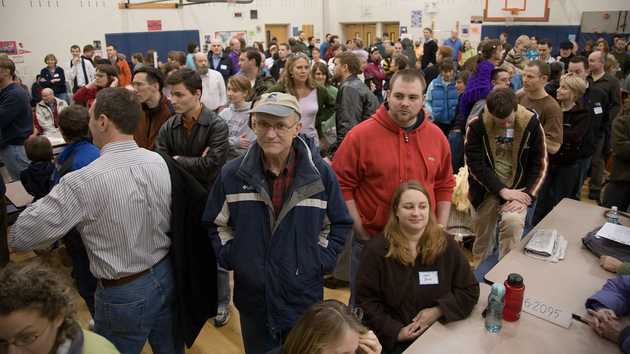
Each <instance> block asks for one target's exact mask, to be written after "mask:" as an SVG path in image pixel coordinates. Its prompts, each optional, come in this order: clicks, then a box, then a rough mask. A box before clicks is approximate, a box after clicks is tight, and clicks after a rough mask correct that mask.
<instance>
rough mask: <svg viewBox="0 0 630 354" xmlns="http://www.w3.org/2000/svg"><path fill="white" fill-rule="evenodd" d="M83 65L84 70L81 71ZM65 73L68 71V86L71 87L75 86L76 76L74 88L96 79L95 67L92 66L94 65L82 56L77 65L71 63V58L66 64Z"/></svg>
mask: <svg viewBox="0 0 630 354" xmlns="http://www.w3.org/2000/svg"><path fill="white" fill-rule="evenodd" d="M83 65H85V72H83ZM66 73H68V74H67V75H68V81H70V87H72V88H75V87H74V78H75V77H76V78H77V87H76V88H79V87H83V86H85V85H87V84H89V83H90V82H92V81H94V79H96V69H95V68H94V65H92V62H90V61H89V60H87V59H85V58H84V57H81V60H80V61H79V63H78V64H77V65H73V64H72V60H71V61H70V64H68V70H66ZM86 75H87V76H86Z"/></svg>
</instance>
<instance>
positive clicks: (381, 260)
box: [356, 181, 479, 353]
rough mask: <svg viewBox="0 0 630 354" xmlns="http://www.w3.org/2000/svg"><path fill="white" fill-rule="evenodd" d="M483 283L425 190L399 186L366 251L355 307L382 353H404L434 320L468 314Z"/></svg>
mask: <svg viewBox="0 0 630 354" xmlns="http://www.w3.org/2000/svg"><path fill="white" fill-rule="evenodd" d="M478 298H479V284H478V283H477V280H476V279H475V277H474V275H473V273H472V271H471V269H470V266H469V264H468V260H467V259H466V257H465V256H464V254H463V253H462V252H461V250H460V249H459V246H458V244H457V243H456V242H455V240H454V239H453V238H452V237H451V236H449V235H447V234H446V233H445V232H444V231H443V230H442V228H441V227H440V226H439V225H438V224H437V222H436V220H435V215H434V207H433V206H432V205H431V203H430V202H429V199H428V193H427V191H426V189H425V188H424V187H423V186H422V185H420V183H418V182H416V181H410V182H406V183H403V184H401V185H400V186H399V187H398V189H397V190H396V192H395V193H394V196H393V201H392V204H391V209H390V216H389V221H388V223H387V225H386V226H385V229H384V231H383V235H382V236H377V237H375V238H374V239H372V240H371V241H369V242H368V243H367V245H366V247H365V249H364V250H363V255H362V256H361V263H360V265H359V271H358V274H357V300H356V301H357V305H358V306H359V307H360V308H361V309H362V310H363V311H364V313H365V317H364V320H365V323H366V324H367V325H368V327H369V328H371V329H372V330H374V332H376V335H377V337H378V339H379V340H380V342H381V343H382V345H383V347H384V351H383V352H384V353H401V352H402V351H403V350H404V349H406V348H407V347H408V346H409V345H410V344H411V342H412V341H413V340H414V339H415V338H417V337H418V336H419V335H420V334H422V332H424V331H425V330H426V329H427V328H428V327H429V326H431V324H433V323H434V322H435V321H436V320H442V321H444V322H451V321H456V320H460V319H463V318H465V317H467V316H468V315H470V313H471V311H472V310H473V307H474V306H475V304H476V303H477V300H478Z"/></svg>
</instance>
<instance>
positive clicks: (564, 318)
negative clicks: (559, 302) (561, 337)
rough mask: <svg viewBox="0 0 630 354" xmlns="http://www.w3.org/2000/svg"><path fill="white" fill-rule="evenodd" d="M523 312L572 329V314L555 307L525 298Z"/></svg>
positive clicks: (528, 297)
mask: <svg viewBox="0 0 630 354" xmlns="http://www.w3.org/2000/svg"><path fill="white" fill-rule="evenodd" d="M523 312H527V313H528V314H530V315H533V316H536V317H538V318H540V319H542V320H545V321H548V322H551V323H553V324H555V325H558V326H560V327H564V328H569V327H571V321H572V317H571V312H569V311H565V310H563V309H561V308H559V307H557V306H555V305H550V304H548V303H545V302H544V301H540V300H537V299H534V298H532V297H530V296H525V297H524V299H523Z"/></svg>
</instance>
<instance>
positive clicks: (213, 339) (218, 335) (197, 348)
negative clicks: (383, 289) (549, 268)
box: [11, 183, 595, 354]
mask: <svg viewBox="0 0 630 354" xmlns="http://www.w3.org/2000/svg"><path fill="white" fill-rule="evenodd" d="M587 185H588V184H587V183H585V186H587ZM587 193H588V187H585V188H584V189H583V191H582V195H583V196H586V195H587ZM582 201H584V202H588V203H592V204H595V202H594V201H592V200H589V199H586V198H585V197H583V198H582ZM465 253H466V255H467V256H468V257H470V252H465ZM36 257H37V256H36V255H35V254H34V253H33V252H24V253H14V254H12V255H11V258H12V260H13V261H15V262H29V261H33V260H34V259H35V258H36ZM40 258H43V259H44V260H45V261H46V262H47V263H49V264H50V265H51V266H53V267H54V268H56V269H59V272H60V273H62V274H64V276H65V277H66V278H67V279H68V282H70V268H69V267H67V266H65V265H64V264H63V263H64V262H63V259H64V256H63V254H62V252H59V251H55V252H52V253H51V254H50V255H46V256H43V257H40ZM73 293H74V298H75V301H76V305H77V310H78V311H77V317H78V319H79V322H80V323H81V325H82V326H83V327H85V328H87V327H88V323H89V320H90V314H89V311H88V310H87V307H86V306H85V303H84V302H83V300H82V299H81V297H79V294H78V293H77V292H76V291H73ZM349 297H350V291H349V290H348V289H347V288H345V289H339V290H331V289H327V288H324V298H325V299H336V300H339V301H341V302H344V303H347V302H348V298H349ZM231 311H232V312H231V313H232V316H231V319H230V321H229V322H228V324H227V325H225V326H224V327H221V328H215V327H214V326H213V325H212V321H208V322H207V323H206V325H205V326H204V328H203V330H202V332H201V334H200V335H199V337H198V338H197V341H196V342H195V344H194V345H193V347H192V348H190V349H187V350H186V353H191V354H239V353H243V349H242V348H243V342H242V340H241V326H240V324H239V318H238V311H237V310H236V309H235V308H234V307H233V306H231ZM142 353H143V354H150V353H152V351H151V348H150V347H149V346H148V345H146V346H145V348H144V350H143V351H142Z"/></svg>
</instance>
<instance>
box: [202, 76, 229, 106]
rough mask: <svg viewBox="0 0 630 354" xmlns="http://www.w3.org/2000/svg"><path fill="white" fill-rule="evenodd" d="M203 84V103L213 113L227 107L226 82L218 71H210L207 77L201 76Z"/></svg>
mask: <svg viewBox="0 0 630 354" xmlns="http://www.w3.org/2000/svg"><path fill="white" fill-rule="evenodd" d="M201 83H202V84H203V89H202V92H201V103H203V104H204V105H205V106H206V107H208V109H209V110H211V111H214V110H216V109H217V108H219V107H220V106H225V105H226V103H227V92H226V90H225V81H224V80H223V76H222V75H221V74H220V73H219V72H218V71H215V70H208V73H207V74H206V75H201Z"/></svg>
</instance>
